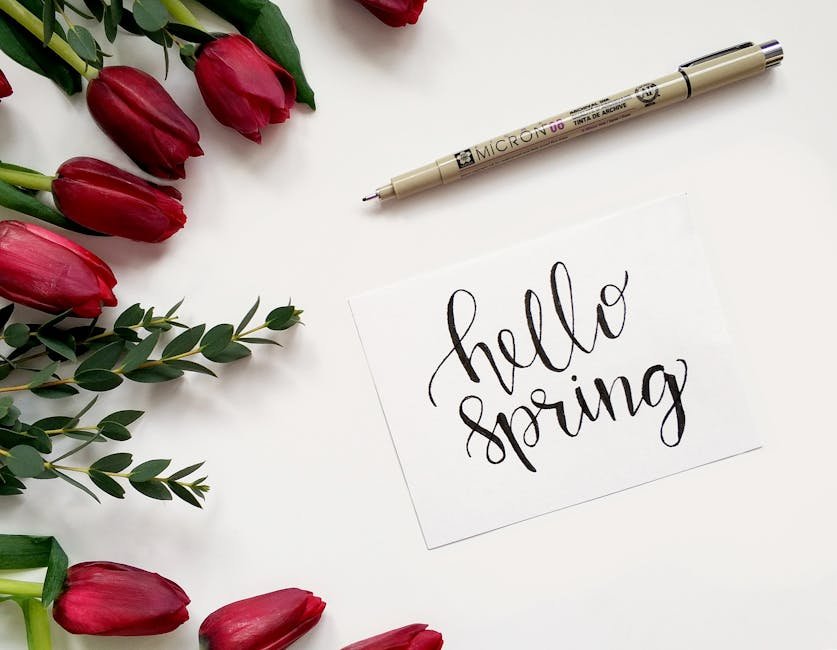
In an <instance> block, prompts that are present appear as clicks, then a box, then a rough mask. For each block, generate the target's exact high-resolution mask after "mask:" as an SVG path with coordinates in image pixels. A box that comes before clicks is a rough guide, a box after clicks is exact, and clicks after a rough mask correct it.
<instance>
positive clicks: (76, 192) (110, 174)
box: [52, 158, 186, 242]
mask: <svg viewBox="0 0 837 650" xmlns="http://www.w3.org/2000/svg"><path fill="white" fill-rule="evenodd" d="M52 194H53V197H54V198H55V205H56V206H57V207H58V209H59V210H60V211H61V212H62V213H64V215H65V216H66V217H67V218H68V219H70V220H72V221H74V222H76V223H77V224H80V225H82V226H84V227H85V228H90V229H92V230H96V231H98V232H102V233H106V234H108V235H117V236H119V237H127V238H128V239H135V240H137V241H145V242H159V241H163V240H164V239H168V238H169V237H171V236H172V235H173V234H174V233H176V232H177V231H178V230H180V229H181V228H182V227H183V224H185V223H186V215H185V214H184V213H183V206H182V205H181V204H180V201H179V200H178V199H180V196H181V195H180V192H178V191H177V190H176V189H174V188H173V187H161V186H159V185H154V184H153V183H149V182H148V181H146V180H144V179H142V178H140V177H139V176H135V175H134V174H131V173H128V172H126V171H123V170H121V169H119V168H118V167H114V166H113V165H111V164H109V163H106V162H103V161H101V160H96V159H95V158H73V159H71V160H68V161H67V162H65V163H64V164H63V165H61V167H59V168H58V177H57V178H56V179H55V180H54V181H53V182H52Z"/></svg>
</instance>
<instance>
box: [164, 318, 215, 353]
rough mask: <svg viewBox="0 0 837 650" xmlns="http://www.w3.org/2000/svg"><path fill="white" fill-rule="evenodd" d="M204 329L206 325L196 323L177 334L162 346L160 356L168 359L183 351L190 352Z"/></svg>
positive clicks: (198, 341)
mask: <svg viewBox="0 0 837 650" xmlns="http://www.w3.org/2000/svg"><path fill="white" fill-rule="evenodd" d="M205 329H206V325H198V326H197V327H191V328H189V329H188V330H186V331H185V332H182V333H180V334H178V335H177V336H176V337H174V338H173V339H172V340H171V341H170V342H169V344H168V345H167V346H166V347H165V348H163V354H162V355H161V357H162V358H163V359H168V358H170V357H174V356H177V355H179V354H183V353H185V352H191V351H192V350H193V349H194V348H195V347H196V346H197V345H198V343H200V340H201V337H202V336H203V334H204V330H205Z"/></svg>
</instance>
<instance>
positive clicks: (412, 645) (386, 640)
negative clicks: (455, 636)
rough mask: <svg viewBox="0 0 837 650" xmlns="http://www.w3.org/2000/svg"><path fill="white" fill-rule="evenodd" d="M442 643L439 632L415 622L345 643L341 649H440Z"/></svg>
mask: <svg viewBox="0 0 837 650" xmlns="http://www.w3.org/2000/svg"><path fill="white" fill-rule="evenodd" d="M442 645H444V640H443V639H442V635H441V634H439V633H438V632H436V631H435V630H428V629H427V625H424V624H423V623H415V624H413V625H407V626H406V627H401V628H398V629H397V630H390V631H389V632H384V633H383V634H379V635H378V636H373V637H371V638H369V639H366V640H364V641H358V642H356V643H353V644H352V645H347V646H346V647H345V648H343V650H440V648H441V647H442Z"/></svg>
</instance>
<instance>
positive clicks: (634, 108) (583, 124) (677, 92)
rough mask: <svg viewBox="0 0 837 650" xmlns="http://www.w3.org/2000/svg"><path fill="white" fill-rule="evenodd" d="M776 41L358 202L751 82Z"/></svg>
mask: <svg viewBox="0 0 837 650" xmlns="http://www.w3.org/2000/svg"><path fill="white" fill-rule="evenodd" d="M783 56H784V53H783V51H782V47H781V45H780V44H779V43H778V42H777V41H769V42H766V43H762V44H760V45H755V44H753V43H742V44H741V45H736V46H734V47H731V48H728V49H726V50H721V51H720V52H715V53H713V54H710V55H708V56H705V57H701V58H699V59H695V60H694V61H690V62H688V63H684V64H683V65H681V66H680V67H679V68H678V70H677V72H674V73H672V74H669V75H666V76H664V77H660V78H659V79H655V80H654V81H650V82H647V83H643V84H640V85H638V86H635V87H633V88H629V89H627V90H623V91H622V92H619V93H614V94H612V95H608V96H606V97H603V98H601V99H597V100H595V101H593V102H590V103H588V104H585V105H583V106H579V107H578V108H574V109H572V110H570V111H567V112H565V113H561V114H559V115H555V116H553V117H550V118H548V119H546V120H542V121H540V122H536V123H534V124H530V125H528V126H525V127H523V128H522V129H518V130H516V131H511V132H509V133H505V134H503V135H501V136H498V137H496V138H492V139H491V140H486V141H485V142H480V143H478V144H475V145H473V146H471V147H468V148H466V149H462V150H461V151H457V152H456V153H454V154H451V155H449V156H445V157H443V158H439V159H438V160H437V161H435V162H432V163H430V164H428V165H425V166H424V167H420V168H418V169H414V170H413V171H410V172H407V173H406V174H401V175H400V176H396V177H395V178H393V179H392V181H391V182H390V183H389V185H385V186H383V187H381V188H378V190H377V191H376V192H375V193H374V194H373V195H371V196H368V197H365V199H364V200H369V199H373V198H378V199H381V200H386V199H391V198H399V199H403V198H404V197H407V196H410V195H412V194H416V193H418V192H422V191H424V190H427V189H430V188H432V187H437V186H439V185H447V184H448V183H453V182H454V181H458V180H460V179H462V178H465V177H467V176H470V175H472V174H475V173H477V172H481V171H483V170H485V169H489V168H491V167H496V166H498V165H502V164H504V163H507V162H509V161H511V160H515V159H516V158H520V157H523V156H526V155H528V154H530V153H532V152H534V151H537V150H539V149H543V148H545V147H549V146H551V145H554V144H558V143H559V142H563V141H565V140H569V139H570V138H574V137H576V136H578V135H582V134H584V133H590V132H591V131H597V130H599V129H601V128H604V127H606V126H611V125H612V124H616V123H617V122H622V121H624V120H627V119H630V118H634V117H639V116H640V115H645V114H647V113H650V112H653V111H656V110H658V109H660V108H663V107H665V106H669V105H670V104H675V103H677V102H681V101H684V100H686V99H688V98H689V97H692V96H694V95H699V94H701V93H704V92H707V91H710V90H714V89H715V88H719V87H721V86H725V85H727V84H730V83H733V82H735V81H739V80H741V79H746V78H747V77H752V76H754V75H757V74H759V73H760V72H763V71H764V70H766V69H767V68H769V67H772V66H774V65H778V64H779V63H780V62H781V60H782V58H783Z"/></svg>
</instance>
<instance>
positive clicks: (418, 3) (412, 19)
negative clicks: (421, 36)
mask: <svg viewBox="0 0 837 650" xmlns="http://www.w3.org/2000/svg"><path fill="white" fill-rule="evenodd" d="M357 1H358V2H359V3H360V4H362V5H363V6H364V7H366V8H367V9H368V10H369V11H371V12H372V13H373V14H375V15H376V16H377V17H378V18H380V19H381V20H382V21H383V22H385V23H386V24H387V25H389V26H390V27H404V25H406V24H407V23H410V24H411V25H415V24H416V23H417V22H418V19H419V16H420V15H421V11H422V9H424V3H425V1H426V0H357Z"/></svg>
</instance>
